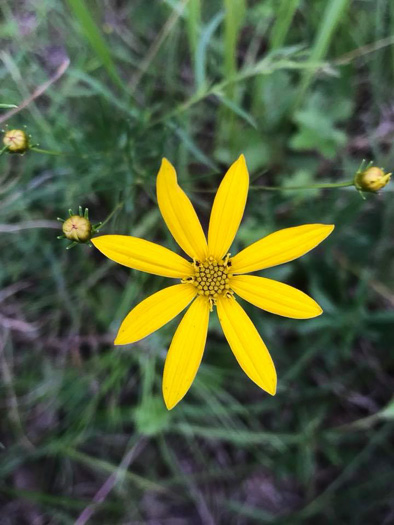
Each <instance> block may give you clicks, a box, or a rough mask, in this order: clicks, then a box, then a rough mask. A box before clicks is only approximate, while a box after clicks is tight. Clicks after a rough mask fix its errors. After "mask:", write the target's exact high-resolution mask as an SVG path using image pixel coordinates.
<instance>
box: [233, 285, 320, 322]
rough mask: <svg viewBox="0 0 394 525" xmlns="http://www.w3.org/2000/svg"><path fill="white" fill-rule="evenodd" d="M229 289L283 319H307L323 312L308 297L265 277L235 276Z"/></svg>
mask: <svg viewBox="0 0 394 525" xmlns="http://www.w3.org/2000/svg"><path fill="white" fill-rule="evenodd" d="M231 288H232V289H233V290H234V292H235V293H236V294H238V295H239V296H240V297H242V299H245V301H249V302H250V303H252V304H254V305H255V306H257V307H258V308H262V309H263V310H267V312H271V313H273V314H277V315H283V316H284V317H292V318H293V319H309V318H311V317H316V316H317V315H320V314H321V313H322V312H323V310H322V309H321V308H320V306H319V305H318V304H317V303H316V302H315V301H314V300H313V299H312V298H311V297H309V295H306V294H305V293H304V292H301V291H300V290H297V289H296V288H293V287H292V286H289V285H288V284H284V283H279V282H278V281H273V280H272V279H266V278H265V277H256V276H254V275H237V276H235V277H233V278H232V279H231Z"/></svg>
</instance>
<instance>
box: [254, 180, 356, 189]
mask: <svg viewBox="0 0 394 525" xmlns="http://www.w3.org/2000/svg"><path fill="white" fill-rule="evenodd" d="M350 186H354V183H353V180H347V181H343V182H322V183H320V184H309V185H307V186H260V185H259V186H249V189H250V190H267V191H287V190H315V189H330V188H346V187H350Z"/></svg>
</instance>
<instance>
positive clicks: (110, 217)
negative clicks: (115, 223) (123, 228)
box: [99, 202, 124, 230]
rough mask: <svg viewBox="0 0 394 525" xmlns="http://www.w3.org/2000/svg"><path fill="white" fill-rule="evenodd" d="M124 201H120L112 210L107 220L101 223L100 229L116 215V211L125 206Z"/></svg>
mask: <svg viewBox="0 0 394 525" xmlns="http://www.w3.org/2000/svg"><path fill="white" fill-rule="evenodd" d="M123 204H124V203H123V202H119V203H118V204H117V205H116V206H115V208H114V209H113V210H112V211H111V213H110V214H109V215H108V217H107V218H106V219H105V221H104V222H103V223H102V224H101V225H100V228H99V229H100V230H101V229H102V227H103V226H105V225H106V224H107V223H108V222H109V221H110V220H111V219H112V217H113V216H114V215H115V213H116V212H117V211H118V210H119V209H120V208H122V207H123Z"/></svg>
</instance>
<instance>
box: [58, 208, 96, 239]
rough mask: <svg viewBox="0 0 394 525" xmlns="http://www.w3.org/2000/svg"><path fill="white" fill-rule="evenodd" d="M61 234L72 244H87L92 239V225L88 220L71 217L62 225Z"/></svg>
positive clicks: (78, 216)
mask: <svg viewBox="0 0 394 525" xmlns="http://www.w3.org/2000/svg"><path fill="white" fill-rule="evenodd" d="M63 233H64V235H65V237H66V238H67V239H69V240H70V241H73V242H87V241H89V239H90V238H91V237H92V224H91V222H90V221H89V219H86V218H85V217H81V216H80V215H72V216H71V217H69V218H68V219H67V220H66V221H64V223H63Z"/></svg>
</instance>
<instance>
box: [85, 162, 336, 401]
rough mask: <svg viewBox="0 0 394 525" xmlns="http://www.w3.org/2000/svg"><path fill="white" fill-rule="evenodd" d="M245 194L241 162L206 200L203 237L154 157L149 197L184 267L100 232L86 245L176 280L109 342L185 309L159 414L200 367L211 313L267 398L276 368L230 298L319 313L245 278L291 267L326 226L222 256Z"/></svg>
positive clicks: (278, 286)
mask: <svg viewBox="0 0 394 525" xmlns="http://www.w3.org/2000/svg"><path fill="white" fill-rule="evenodd" d="M248 188H249V175H248V170H247V167H246V162H245V157H244V156H243V155H241V156H240V157H239V159H238V160H237V161H236V162H234V164H233V165H232V166H231V167H230V169H229V170H228V172H227V173H226V175H225V177H224V179H223V180H222V182H221V184H220V186H219V189H218V191H217V193H216V196H215V200H214V203H213V207H212V211H211V218H210V222H209V229H208V241H207V239H206V237H205V235H204V232H203V229H202V227H201V224H200V221H199V220H198V217H197V215H196V212H195V210H194V208H193V205H192V203H191V202H190V200H189V198H188V197H187V195H186V194H185V193H184V192H183V190H182V189H181V188H180V186H179V185H178V182H177V176H176V172H175V169H174V168H173V166H172V165H171V164H170V162H168V160H166V159H163V161H162V164H161V167H160V170H159V173H158V175H157V200H158V204H159V208H160V211H161V214H162V216H163V219H164V221H165V223H166V224H167V227H168V229H169V230H170V232H171V234H172V236H173V237H174V239H175V240H176V242H177V243H178V244H179V246H180V247H181V248H182V249H183V251H184V252H185V253H186V254H187V255H188V256H189V257H190V259H191V261H188V260H186V259H185V258H183V257H181V256H180V255H177V254H176V253H174V252H172V251H170V250H168V249H167V248H164V247H162V246H159V245H158V244H155V243H152V242H149V241H146V240H144V239H139V238H137V237H129V236H124V235H104V236H101V237H95V238H94V239H92V243H93V244H94V246H96V248H98V249H99V250H100V251H101V252H102V253H103V254H104V255H106V256H107V257H108V258H110V259H112V260H113V261H115V262H117V263H119V264H123V265H124V266H127V267H129V268H134V269H136V270H140V271H143V272H148V273H152V274H155V275H161V276H164V277H170V278H173V279H180V283H179V284H175V285H173V286H169V287H168V288H164V289H163V290H160V291H159V292H156V293H154V294H153V295H151V296H150V297H148V298H147V299H145V300H143V301H142V302H141V303H140V304H138V305H137V306H136V307H135V308H134V309H133V310H131V312H130V313H129V314H128V315H127V317H126V318H125V319H124V321H123V323H122V325H121V327H120V329H119V332H118V335H117V337H116V340H115V344H116V345H124V344H129V343H134V342H136V341H139V340H140V339H142V338H143V337H146V336H147V335H149V334H151V333H152V332H154V331H155V330H157V329H159V328H161V327H162V326H163V325H165V324H166V323H168V322H169V321H170V320H171V319H173V318H174V317H175V316H176V315H178V314H179V313H180V312H181V311H182V310H184V309H185V308H186V307H187V306H188V305H190V306H189V309H188V310H187V312H186V313H185V315H184V317H183V319H182V320H181V322H180V324H179V326H178V328H177V330H176V332H175V335H174V337H173V339H172V342H171V345H170V348H169V350H168V355H167V359H166V362H165V365H164V375H163V395H164V401H165V404H166V406H167V408H168V409H171V408H173V407H174V406H175V405H176V404H177V403H178V402H179V401H180V400H181V399H182V398H183V396H184V395H185V394H186V392H187V391H188V390H189V388H190V386H191V384H192V382H193V380H194V377H195V375H196V373H197V370H198V367H199V365H200V362H201V359H202V355H203V352H204V347H205V342H206V338H207V331H208V321H209V315H210V312H212V311H213V309H214V307H216V309H217V313H218V316H219V321H220V324H221V326H222V329H223V332H224V334H225V336H226V338H227V340H228V343H229V345H230V347H231V350H232V351H233V353H234V355H235V358H236V359H237V361H238V363H239V365H240V366H241V368H242V369H243V370H244V372H245V373H246V374H247V375H248V376H249V377H250V379H251V380H252V381H254V382H255V383H256V384H257V385H258V386H259V387H261V388H262V389H263V390H265V391H267V392H268V393H269V394H271V395H275V393H276V371H275V367H274V364H273V362H272V359H271V356H270V354H269V352H268V350H267V347H266V346H265V344H264V342H263V340H262V339H261V337H260V335H259V333H258V332H257V330H256V328H255V326H254V325H253V323H252V321H251V320H250V318H249V317H248V315H247V314H246V312H245V311H244V309H243V308H242V307H241V305H240V304H239V303H238V302H237V300H236V298H235V295H234V294H238V295H239V296H240V297H242V298H243V299H245V300H246V301H249V302H250V303H252V304H254V305H255V306H257V307H259V308H262V309H264V310H267V311H268V312H272V313H274V314H278V315H282V316H285V317H292V318H295V319H308V318H311V317H315V316H317V315H320V314H321V313H322V309H321V308H320V306H319V305H318V304H317V303H316V302H315V301H314V300H313V299H311V298H310V297H308V296H307V295H306V294H304V293H303V292H301V291H299V290H296V289H295V288H293V287H291V286H288V285H287V284H283V283H279V282H277V281H274V280H271V279H266V278H264V277H257V276H253V275H244V274H248V273H252V272H256V271H258V270H263V269H264V268H270V267H271V266H276V265H278V264H282V263H285V262H288V261H292V260H293V259H296V258H297V257H300V256H301V255H304V254H305V253H306V252H308V251H309V250H311V249H312V248H314V247H315V246H317V245H318V244H319V243H320V242H321V241H323V240H324V239H325V238H326V237H327V236H328V235H329V234H330V233H331V232H332V230H333V229H334V226H332V225H328V224H306V225H303V226H296V227H294V228H287V229H284V230H279V231H277V232H276V233H272V234H271V235H268V236H267V237H264V238H263V239H261V240H259V241H257V242H255V243H254V244H252V245H250V246H248V247H247V248H245V249H244V250H242V251H241V252H239V253H238V254H237V255H235V256H232V255H231V254H230V253H229V249H230V246H231V244H232V242H233V240H234V237H235V234H236V232H237V230H238V227H239V225H240V222H241V219H242V216H243V213H244V209H245V204H246V199H247V194H248Z"/></svg>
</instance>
